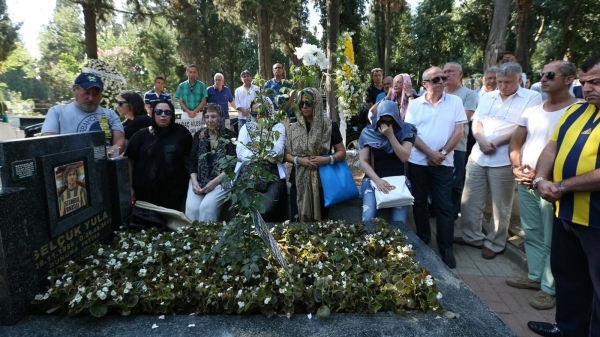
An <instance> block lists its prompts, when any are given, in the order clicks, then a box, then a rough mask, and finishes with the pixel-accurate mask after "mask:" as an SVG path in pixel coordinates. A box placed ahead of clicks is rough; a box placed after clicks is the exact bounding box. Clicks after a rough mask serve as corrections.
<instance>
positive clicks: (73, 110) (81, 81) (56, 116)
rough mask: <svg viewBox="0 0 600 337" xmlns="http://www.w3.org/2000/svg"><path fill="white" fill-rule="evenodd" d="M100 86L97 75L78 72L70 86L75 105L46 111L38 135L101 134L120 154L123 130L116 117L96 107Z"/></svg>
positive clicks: (101, 87) (123, 138)
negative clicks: (101, 132)
mask: <svg viewBox="0 0 600 337" xmlns="http://www.w3.org/2000/svg"><path fill="white" fill-rule="evenodd" d="M103 90H104V83H103V82H102V79H101V78H100V76H98V75H96V74H92V73H81V74H79V75H78V76H77V78H75V83H73V96H75V102H71V103H69V104H66V105H56V106H53V107H52V108H50V110H48V114H47V115H46V119H45V120H44V125H43V126H42V136H52V135H59V134H61V135H64V134H68V133H78V132H90V131H104V134H105V136H106V141H107V143H108V144H112V146H113V148H114V147H119V148H120V152H123V149H124V148H125V131H124V130H123V125H122V124H121V120H120V119H119V116H118V115H117V114H116V113H115V112H114V111H113V110H110V109H106V108H103V107H101V106H100V100H101V99H102V91H103Z"/></svg>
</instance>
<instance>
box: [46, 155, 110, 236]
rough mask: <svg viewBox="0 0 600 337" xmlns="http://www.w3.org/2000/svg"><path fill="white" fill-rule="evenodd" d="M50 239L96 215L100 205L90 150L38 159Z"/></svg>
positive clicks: (95, 172)
mask: <svg viewBox="0 0 600 337" xmlns="http://www.w3.org/2000/svg"><path fill="white" fill-rule="evenodd" d="M39 167H41V168H42V171H43V176H44V181H45V189H46V202H47V210H48V223H49V224H50V235H51V237H56V236H58V235H60V234H62V233H64V232H66V231H68V230H69V229H71V228H73V227H75V226H77V225H79V224H80V223H82V222H83V221H84V220H86V219H89V218H90V217H92V216H93V215H94V214H96V213H97V212H98V209H99V206H100V204H101V203H102V202H103V200H102V197H101V194H100V188H102V187H101V186H100V185H98V176H97V168H96V165H95V159H94V149H93V148H91V147H90V148H85V149H80V150H74V151H67V152H60V153H57V154H51V155H46V156H40V165H39Z"/></svg>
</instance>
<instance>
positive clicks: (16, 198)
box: [0, 132, 130, 325]
mask: <svg viewBox="0 0 600 337" xmlns="http://www.w3.org/2000/svg"><path fill="white" fill-rule="evenodd" d="M0 166H1V167H2V168H1V169H0V170H1V171H0V173H1V174H0V179H2V186H3V187H4V188H3V190H2V192H0V325H9V324H16V323H17V322H18V321H19V319H20V318H21V317H23V315H24V314H25V313H26V311H27V308H28V306H29V303H30V302H31V301H32V299H33V298H34V297H35V295H36V294H38V293H39V292H40V291H41V290H42V289H41V287H42V286H43V285H44V281H45V280H46V277H47V276H48V272H49V271H50V270H52V269H54V268H56V267H58V266H60V265H61V264H63V263H64V262H67V261H69V260H72V259H73V258H75V257H76V256H78V255H79V254H80V253H81V251H82V249H84V248H85V247H86V246H89V245H91V244H93V243H94V242H96V241H100V240H104V241H107V240H109V239H110V237H111V235H112V233H113V231H114V230H115V229H116V228H118V226H119V225H120V224H121V223H122V221H123V220H124V219H125V217H126V216H127V214H128V211H129V208H130V207H129V199H130V197H129V184H128V179H129V168H128V165H127V160H126V159H120V160H107V158H106V150H105V140H104V134H103V133H102V132H93V133H80V134H73V135H60V136H53V137H43V138H29V139H21V140H14V141H6V142H0Z"/></svg>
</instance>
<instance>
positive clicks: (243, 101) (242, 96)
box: [235, 84, 260, 119]
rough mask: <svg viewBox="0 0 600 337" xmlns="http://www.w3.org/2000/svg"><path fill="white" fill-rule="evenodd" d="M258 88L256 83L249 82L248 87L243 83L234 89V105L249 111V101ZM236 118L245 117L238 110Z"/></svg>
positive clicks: (254, 95)
mask: <svg viewBox="0 0 600 337" xmlns="http://www.w3.org/2000/svg"><path fill="white" fill-rule="evenodd" d="M259 90H260V88H259V87H258V86H257V85H254V84H251V85H250V89H246V87H244V86H243V85H242V86H241V87H238V88H237V89H235V106H236V107H238V108H243V109H246V110H248V113H250V102H252V100H253V99H254V98H255V97H256V92H257V91H259ZM238 119H246V116H243V115H242V114H241V112H240V111H239V110H238Z"/></svg>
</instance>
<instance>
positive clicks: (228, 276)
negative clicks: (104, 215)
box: [33, 221, 442, 318]
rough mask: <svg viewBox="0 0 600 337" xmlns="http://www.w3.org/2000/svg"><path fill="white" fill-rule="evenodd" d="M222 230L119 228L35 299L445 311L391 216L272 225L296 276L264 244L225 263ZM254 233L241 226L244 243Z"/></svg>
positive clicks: (267, 311) (89, 309)
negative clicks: (370, 225)
mask: <svg viewBox="0 0 600 337" xmlns="http://www.w3.org/2000/svg"><path fill="white" fill-rule="evenodd" d="M220 232H222V225H221V224H220V223H207V224H198V223H195V224H194V225H193V226H192V227H189V228H185V229H181V230H179V231H177V232H172V233H157V232H156V230H154V229H152V230H149V231H141V232H129V231H121V232H117V236H116V238H115V240H114V245H113V246H102V245H98V246H95V247H93V248H92V249H89V251H88V252H87V253H84V254H83V255H82V257H81V258H79V259H78V260H77V261H70V262H68V263H66V264H65V265H64V266H62V267H60V268H59V269H58V270H55V271H53V272H51V275H50V276H49V277H48V281H49V284H50V287H49V288H48V290H47V291H46V292H45V293H43V294H39V295H37V296H36V298H35V300H34V301H33V303H34V304H35V306H36V307H37V308H38V309H39V310H41V311H45V312H48V313H52V312H55V313H59V312H61V313H68V314H69V315H82V314H83V315H93V316H96V317H102V316H105V315H107V314H109V313H120V314H121V315H131V314H142V313H144V314H188V313H196V314H217V313H225V314H256V313H262V314H264V315H266V316H269V317H271V316H273V315H276V314H285V315H287V317H291V316H292V315H293V314H296V313H317V315H318V316H319V317H321V318H327V317H329V315H330V314H331V313H336V312H337V313H341V312H358V313H376V312H378V311H394V312H397V313H403V312H405V311H406V310H434V311H437V312H441V311H442V308H441V306H440V304H439V299H440V298H441V294H440V293H439V291H438V289H437V286H436V282H435V280H434V279H433V278H432V277H431V275H429V272H427V270H425V269H424V268H419V267H418V266H417V264H416V263H415V261H414V260H413V256H414V251H413V250H412V247H411V245H408V244H406V241H405V237H404V236H403V235H402V234H401V233H400V232H399V231H398V230H392V229H390V228H389V227H388V226H387V224H385V222H381V223H380V224H379V225H378V228H377V229H376V231H375V232H374V233H373V234H368V233H367V232H366V231H365V228H364V226H363V225H361V224H359V225H346V224H344V223H342V222H333V221H329V222H320V223H312V224H304V223H286V224H282V225H276V226H275V227H274V228H272V229H271V232H272V233H273V235H274V237H275V239H276V240H277V244H278V247H279V249H280V250H281V252H282V254H283V256H284V258H285V259H286V261H288V268H289V270H290V275H286V274H285V272H284V271H283V269H282V268H281V267H280V266H279V264H278V262H277V260H275V259H274V258H272V257H270V256H269V255H268V254H267V253H266V248H265V247H264V246H262V249H261V250H260V253H255V254H251V255H244V257H243V260H242V261H241V262H239V263H237V262H236V263H231V264H221V263H219V261H218V260H219V257H220V255H221V254H222V253H224V251H219V250H216V249H215V247H217V246H218V245H219V242H220V240H222V238H221V237H219V234H218V233H220ZM258 240H260V239H258V237H257V236H256V235H254V234H253V233H242V238H241V241H242V242H245V243H248V244H252V243H253V242H258ZM225 248H227V247H223V249H225ZM236 253H238V254H240V255H243V254H245V253H246V252H245V251H244V250H243V249H241V250H236Z"/></svg>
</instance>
